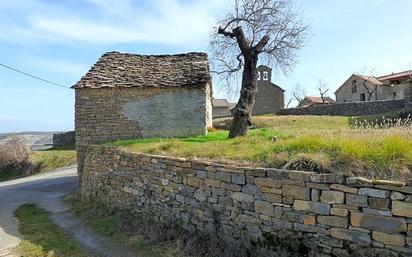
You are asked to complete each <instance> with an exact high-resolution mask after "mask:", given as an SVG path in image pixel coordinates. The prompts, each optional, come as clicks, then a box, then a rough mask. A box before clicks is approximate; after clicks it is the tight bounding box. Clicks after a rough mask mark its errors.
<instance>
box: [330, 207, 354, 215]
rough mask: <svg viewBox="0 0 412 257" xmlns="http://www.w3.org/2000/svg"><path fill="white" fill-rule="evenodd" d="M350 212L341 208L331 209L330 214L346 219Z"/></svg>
mask: <svg viewBox="0 0 412 257" xmlns="http://www.w3.org/2000/svg"><path fill="white" fill-rule="evenodd" d="M348 213H349V212H348V210H347V209H341V208H332V209H330V214H332V215H335V216H341V217H346V216H348Z"/></svg>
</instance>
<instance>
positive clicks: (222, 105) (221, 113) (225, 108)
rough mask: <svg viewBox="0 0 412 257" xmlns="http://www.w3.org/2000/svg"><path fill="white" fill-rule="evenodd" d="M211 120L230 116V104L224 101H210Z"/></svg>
mask: <svg viewBox="0 0 412 257" xmlns="http://www.w3.org/2000/svg"><path fill="white" fill-rule="evenodd" d="M212 108H213V111H212V113H213V118H220V117H228V116H230V110H229V108H230V103H229V102H228V101H227V100H226V99H215V98H213V99H212Z"/></svg>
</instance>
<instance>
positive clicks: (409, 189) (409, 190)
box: [375, 185, 412, 194]
mask: <svg viewBox="0 0 412 257" xmlns="http://www.w3.org/2000/svg"><path fill="white" fill-rule="evenodd" d="M375 187H376V188H379V189H385V190H392V191H397V192H401V193H405V194H412V187H410V186H406V187H396V186H384V185H376V186H375Z"/></svg>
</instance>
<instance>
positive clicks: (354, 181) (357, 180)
mask: <svg viewBox="0 0 412 257" xmlns="http://www.w3.org/2000/svg"><path fill="white" fill-rule="evenodd" d="M346 184H347V185H348V186H355V187H373V184H372V180H370V179H367V178H363V177H350V178H347V179H346Z"/></svg>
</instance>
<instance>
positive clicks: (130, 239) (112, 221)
mask: <svg viewBox="0 0 412 257" xmlns="http://www.w3.org/2000/svg"><path fill="white" fill-rule="evenodd" d="M69 201H70V203H71V205H72V212H73V213H74V214H75V215H76V216H77V217H79V218H80V219H81V220H83V221H84V222H85V223H86V224H87V225H89V226H90V227H91V228H92V229H93V230H94V231H96V233H98V234H100V235H102V236H105V237H108V238H110V239H111V240H114V241H116V242H118V243H120V244H122V245H124V246H127V247H129V248H130V249H132V250H134V252H135V253H136V256H139V257H172V256H173V257H183V256H185V255H184V254H183V252H182V250H181V249H179V242H178V241H176V240H175V239H171V240H170V239H167V238H162V237H165V236H166V235H165V233H162V231H159V230H158V227H157V226H156V225H155V224H154V223H151V222H150V221H149V219H148V218H147V217H143V216H142V215H136V214H132V213H130V212H127V211H121V210H113V209H110V208H108V207H107V206H105V205H102V204H97V203H87V204H85V203H82V202H81V201H78V200H75V199H70V200H69ZM169 232H170V231H169ZM175 233H176V235H175V236H176V237H178V232H177V231H176V232H175ZM166 237H167V236H166Z"/></svg>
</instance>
